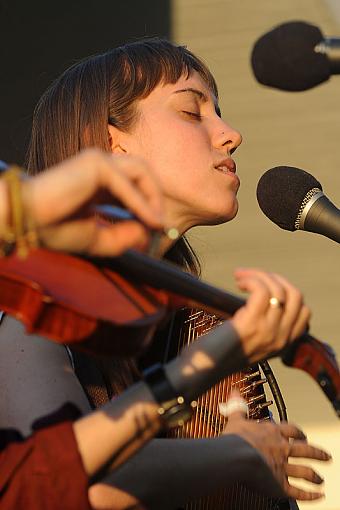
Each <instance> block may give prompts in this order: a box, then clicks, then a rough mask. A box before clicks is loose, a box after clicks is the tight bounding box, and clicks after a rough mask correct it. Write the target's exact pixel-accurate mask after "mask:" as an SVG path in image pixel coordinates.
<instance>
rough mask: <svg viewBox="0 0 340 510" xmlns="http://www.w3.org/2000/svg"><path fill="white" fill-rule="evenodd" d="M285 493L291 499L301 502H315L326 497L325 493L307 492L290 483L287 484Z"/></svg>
mask: <svg viewBox="0 0 340 510" xmlns="http://www.w3.org/2000/svg"><path fill="white" fill-rule="evenodd" d="M285 491H286V494H287V496H288V497H289V498H291V499H297V500H300V501H314V500H316V499H321V498H324V497H325V495H324V493H323V492H314V491H307V490H305V489H300V488H298V487H295V486H294V485H290V484H289V483H287V486H286V488H285Z"/></svg>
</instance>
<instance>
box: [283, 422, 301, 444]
mask: <svg viewBox="0 0 340 510" xmlns="http://www.w3.org/2000/svg"><path fill="white" fill-rule="evenodd" d="M277 426H278V428H279V429H280V432H281V434H282V435H283V436H284V437H285V438H286V439H298V440H300V441H306V439H307V436H306V435H305V433H304V432H303V431H302V430H301V429H299V427H297V426H296V425H294V424H293V423H287V422H282V423H279V424H278V425H277Z"/></svg>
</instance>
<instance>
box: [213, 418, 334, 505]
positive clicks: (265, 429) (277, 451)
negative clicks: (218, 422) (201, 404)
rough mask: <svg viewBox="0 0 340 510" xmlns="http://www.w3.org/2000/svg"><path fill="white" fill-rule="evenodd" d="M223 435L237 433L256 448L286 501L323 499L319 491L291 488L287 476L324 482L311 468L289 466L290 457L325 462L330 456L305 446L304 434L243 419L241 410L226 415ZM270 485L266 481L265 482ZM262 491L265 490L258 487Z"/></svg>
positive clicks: (285, 426)
mask: <svg viewBox="0 0 340 510" xmlns="http://www.w3.org/2000/svg"><path fill="white" fill-rule="evenodd" d="M222 434H236V435H238V436H240V437H242V439H244V440H245V441H247V442H248V443H249V444H250V445H251V446H252V447H253V448H255V449H256V450H257V451H258V452H259V453H260V454H261V455H262V457H263V458H264V460H265V461H266V463H267V465H268V467H269V469H270V471H271V473H272V475H273V476H274V478H275V479H276V481H277V482H278V483H279V485H280V487H281V488H282V489H283V491H284V492H285V493H286V495H287V496H288V497H289V498H293V499H298V500H306V501H311V500H314V499H319V498H321V497H323V493H321V492H320V491H312V490H305V489H300V488H298V487H296V486H294V485H291V483H290V481H289V480H288V477H290V478H299V479H303V480H307V481H308V482H310V483H312V484H316V485H320V484H321V483H322V482H323V479H322V478H321V477H320V476H319V475H318V474H317V473H316V471H314V469H312V468H311V467H310V466H305V465H300V464H299V465H297V464H291V463H290V462H289V459H291V458H294V457H295V458H301V457H302V458H306V459H313V460H319V461H328V460H330V459H331V456H330V455H329V454H328V453H327V452H325V451H324V450H321V449H320V448H316V447H315V446H312V445H310V444H308V442H307V439H306V436H305V435H304V433H303V432H302V431H301V430H300V429H299V428H298V427H296V426H295V425H292V424H290V423H286V422H283V423H280V424H275V423H273V422H269V421H266V422H260V423H258V422H256V421H254V420H248V419H246V418H245V416H244V414H243V412H242V411H234V412H233V413H231V414H230V415H229V418H228V423H227V425H226V427H225V429H224V431H223V433H222ZM266 483H267V484H268V483H269V480H267V481H266ZM257 489H258V490H265V488H264V487H257Z"/></svg>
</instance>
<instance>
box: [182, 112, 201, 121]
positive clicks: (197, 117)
mask: <svg viewBox="0 0 340 510" xmlns="http://www.w3.org/2000/svg"><path fill="white" fill-rule="evenodd" d="M182 113H185V114H186V115H189V117H194V118H196V119H198V120H201V119H202V115H201V114H200V113H195V112H188V111H186V110H182Z"/></svg>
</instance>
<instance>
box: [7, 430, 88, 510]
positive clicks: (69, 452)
mask: <svg viewBox="0 0 340 510" xmlns="http://www.w3.org/2000/svg"><path fill="white" fill-rule="evenodd" d="M87 488H88V478H87V476H86V473H85V471H84V468H83V465H82V461H81V457H80V455H79V452H78V448H77V443H76V440H75V436H74V434H73V428H72V422H63V423H60V424H58V425H53V426H51V427H47V428H44V429H41V430H39V431H37V432H35V433H34V434H33V435H32V436H31V437H30V438H28V439H26V440H25V441H22V442H12V443H9V444H8V445H7V447H6V448H5V449H4V450H2V451H1V452H0V508H1V510H7V509H8V510H9V509H11V510H13V509H15V510H21V509H24V510H54V509H55V510H60V508H62V509H63V510H90V508H91V507H90V504H89V502H88V497H87Z"/></svg>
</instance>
